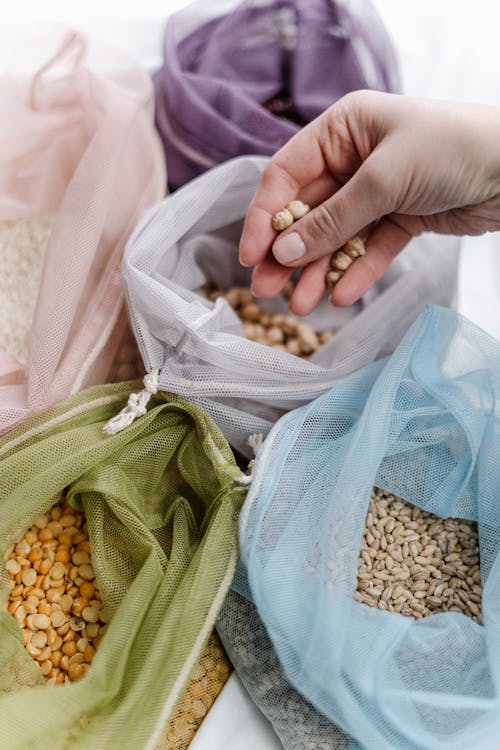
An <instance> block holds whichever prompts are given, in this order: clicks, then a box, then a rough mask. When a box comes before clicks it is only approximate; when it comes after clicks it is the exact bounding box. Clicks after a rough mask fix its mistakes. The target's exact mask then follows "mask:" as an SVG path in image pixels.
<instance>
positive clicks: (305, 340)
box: [206, 287, 333, 358]
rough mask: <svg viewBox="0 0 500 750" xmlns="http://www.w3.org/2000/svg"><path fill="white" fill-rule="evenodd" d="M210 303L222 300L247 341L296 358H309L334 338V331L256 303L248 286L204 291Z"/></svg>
mask: <svg viewBox="0 0 500 750" xmlns="http://www.w3.org/2000/svg"><path fill="white" fill-rule="evenodd" d="M206 293H207V296H208V297H209V299H211V300H216V299H217V298H218V297H225V298H226V299H227V301H228V302H229V304H230V305H231V307H232V308H233V309H234V310H235V312H236V313H237V315H238V316H239V318H240V319H241V321H242V329H243V334H244V336H245V337H246V338H247V339H250V340H251V341H256V342H258V343H259V344H265V345H266V346H271V347H273V348H274V349H279V350H280V351H283V352H288V353H289V354H295V355H296V356H297V357H303V358H306V357H309V356H310V355H311V354H313V353H314V352H316V351H317V350H318V349H319V348H320V347H321V346H323V344H326V342H327V341H329V340H330V339H331V338H332V336H333V331H331V330H323V331H315V330H314V329H313V328H311V326H310V325H308V324H307V323H304V322H303V321H301V320H299V319H298V318H296V317H295V316H294V315H289V314H288V315H284V314H281V313H280V314H278V313H270V312H267V311H266V310H263V309H262V307H260V306H259V305H257V304H256V302H255V298H254V297H253V296H252V293H251V291H250V289H249V288H248V287H231V288H230V289H227V290H225V291H224V290H222V289H214V288H210V289H206Z"/></svg>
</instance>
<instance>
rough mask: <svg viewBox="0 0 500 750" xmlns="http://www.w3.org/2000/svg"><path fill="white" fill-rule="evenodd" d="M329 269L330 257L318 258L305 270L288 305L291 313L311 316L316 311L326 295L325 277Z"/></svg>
mask: <svg viewBox="0 0 500 750" xmlns="http://www.w3.org/2000/svg"><path fill="white" fill-rule="evenodd" d="M329 268H330V258H329V256H325V257H323V258H318V260H316V261H313V263H310V264H309V265H308V266H306V268H304V270H303V271H302V273H301V275H300V279H299V280H298V282H297V285H296V287H295V290H294V292H293V294H292V297H291V299H290V304H289V305H288V307H289V309H290V312H292V313H293V314H294V315H309V313H311V312H312V311H313V310H314V308H315V307H316V305H317V304H318V303H319V302H320V300H321V298H322V297H323V296H324V294H325V276H326V273H327V271H328V269H329ZM289 270H291V269H289Z"/></svg>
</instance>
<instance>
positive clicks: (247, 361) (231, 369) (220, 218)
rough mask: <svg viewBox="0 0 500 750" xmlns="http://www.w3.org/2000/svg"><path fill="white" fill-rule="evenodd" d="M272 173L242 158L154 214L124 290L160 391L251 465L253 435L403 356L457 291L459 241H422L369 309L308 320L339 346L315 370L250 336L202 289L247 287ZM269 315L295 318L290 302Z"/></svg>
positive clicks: (322, 355) (319, 358) (362, 305)
mask: <svg viewBox="0 0 500 750" xmlns="http://www.w3.org/2000/svg"><path fill="white" fill-rule="evenodd" d="M265 164H266V160H265V159H263V158H259V157H240V158H238V159H233V160H232V161H230V162H227V163H226V164H222V165H220V166H218V167H216V168H215V169H213V170H211V171H210V172H208V173H207V174H205V175H201V176H200V177H198V178H197V179H196V180H194V181H193V182H191V183H190V184H188V185H185V186H184V187H183V188H181V189H180V190H178V191H176V192H175V193H174V194H173V195H171V196H169V197H167V198H166V199H165V200H164V201H163V202H162V203H159V204H158V205H157V206H156V207H154V208H153V209H151V210H150V211H149V212H148V213H147V215H146V216H145V217H144V219H143V221H141V222H140V223H139V225H138V226H137V227H136V230H135V232H134V234H133V236H132V237H131V239H130V241H129V243H128V245H127V249H126V254H125V259H124V283H125V287H126V296H127V302H128V308H129V313H130V318H131V322H132V327H133V329H134V332H135V334H136V338H137V342H138V345H139V348H140V350H141V353H142V357H143V361H144V365H145V368H146V370H147V371H148V372H154V373H155V374H156V373H157V372H158V382H159V386H160V388H161V389H162V390H167V391H172V392H174V393H178V394H180V395H182V396H184V397H186V398H189V399H190V400H191V401H193V402H195V403H197V404H199V405H200V406H202V407H203V408H205V409H206V410H207V411H209V412H210V414H211V415H212V416H213V418H214V419H215V421H216V423H217V424H218V425H219V427H220V428H221V430H222V432H223V433H224V435H225V436H226V438H227V439H228V441H229V442H230V444H231V445H232V446H233V447H234V448H236V449H237V450H238V451H239V452H241V453H242V454H243V455H245V456H247V457H249V456H251V451H250V448H249V446H248V444H247V439H248V436H249V435H251V434H253V433H257V434H258V433H262V434H264V435H265V434H266V433H267V432H268V430H269V429H270V427H271V425H272V423H273V422H274V421H276V419H277V418H278V417H279V416H281V415H282V414H283V413H284V412H285V411H287V410H289V409H292V408H295V407H297V406H299V405H301V404H303V403H306V402H308V401H310V400H311V399H313V398H315V397H316V396H318V395H319V394H320V393H324V392H325V391H326V390H328V389H329V388H330V387H331V386H332V385H334V383H336V381H337V380H338V379H339V378H340V377H342V376H343V375H346V374H348V373H350V372H353V371H354V370H356V369H358V368H359V367H361V366H363V365H365V364H367V363H369V362H371V361H373V360H374V359H376V358H378V357H380V356H382V355H385V354H387V353H389V352H391V351H393V349H394V347H395V346H396V345H397V343H398V342H399V341H400V339H401V337H402V336H403V334H404V333H405V332H406V330H407V329H408V327H409V326H410V324H411V323H412V322H413V321H414V320H415V318H416V317H417V316H418V314H419V313H420V312H421V310H422V309H423V307H424V305H425V303H426V302H429V301H431V302H439V303H442V304H449V303H451V302H452V300H453V298H454V294H455V289H456V270H457V260H458V246H459V241H458V240H457V239H456V238H449V237H448V238H444V237H441V236H437V235H427V236H424V237H420V238H418V239H416V240H414V241H412V243H411V244H410V245H409V246H408V247H407V248H406V249H405V250H404V251H403V252H402V253H401V254H400V255H399V256H398V257H397V258H396V259H395V260H394V262H393V263H392V264H391V267H390V269H389V271H388V272H387V273H386V274H385V275H384V277H383V278H382V279H381V280H380V281H379V282H378V283H377V284H376V285H375V286H374V287H373V289H372V290H370V291H369V292H368V293H367V294H366V295H365V296H364V297H363V299H362V300H361V301H360V302H359V303H356V304H355V305H352V306H351V307H350V308H333V307H332V306H331V305H329V304H328V303H327V301H326V299H325V300H324V301H323V302H322V303H321V304H320V305H319V306H318V307H317V308H316V310H315V311H314V312H313V313H312V314H311V315H310V316H308V317H306V318H304V320H305V321H307V322H309V323H310V324H311V326H312V327H313V328H314V327H316V328H328V327H331V328H333V329H335V330H336V333H335V335H334V336H333V338H332V339H331V340H330V341H329V342H328V343H326V344H325V345H324V346H322V347H321V348H320V349H319V351H317V352H316V353H315V354H314V355H313V356H312V357H311V358H310V359H309V360H305V359H300V358H299V357H297V356H294V355H291V354H289V353H288V352H284V351H279V350H277V349H273V348H271V347H268V346H264V345H262V344H260V343H256V342H254V341H249V340H247V339H245V338H244V337H243V335H242V327H241V324H240V320H239V318H238V316H237V315H236V313H235V312H234V310H233V309H232V308H231V307H230V305H229V303H228V302H227V300H226V299H222V298H219V299H218V300H217V301H216V302H211V301H210V300H209V299H208V298H207V297H206V295H205V296H204V295H203V293H202V291H201V288H202V287H203V286H204V285H205V284H206V283H207V282H211V283H214V284H216V285H217V286H218V287H222V288H227V287H230V286H231V285H235V284H236V285H249V284H250V276H251V269H248V268H243V267H242V266H241V265H240V264H239V262H238V240H239V236H240V233H241V227H242V223H243V218H244V215H245V212H246V209H247V207H248V204H249V202H250V200H251V198H252V196H253V193H254V191H255V187H256V184H257V181H258V179H259V177H260V174H261V172H262V170H263V168H264V166H265ZM267 308H268V309H272V310H274V311H277V312H288V303H287V301H286V299H285V298H284V297H282V296H280V297H279V298H277V299H276V300H272V301H269V302H268V303H267Z"/></svg>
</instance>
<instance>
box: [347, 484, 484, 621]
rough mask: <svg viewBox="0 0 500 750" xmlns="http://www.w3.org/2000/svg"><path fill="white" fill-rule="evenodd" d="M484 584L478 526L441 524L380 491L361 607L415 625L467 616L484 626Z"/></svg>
mask: <svg viewBox="0 0 500 750" xmlns="http://www.w3.org/2000/svg"><path fill="white" fill-rule="evenodd" d="M379 584H380V585H379ZM480 584H481V573H480V565H479V541H478V533H477V525H476V524H475V523H472V522H471V521H459V520H457V519H453V518H447V519H441V518H438V517H436V516H433V515H432V514H431V513H427V512H426V511H423V510H420V508H418V507H416V506H413V505H411V504H410V503H407V502H405V501H404V500H402V499H401V498H399V497H396V496H395V495H391V494H390V493H388V492H384V491H382V490H379V489H376V488H375V489H374V491H373V493H372V496H371V500H370V506H369V510H368V514H367V518H366V525H365V531H364V537H363V543H362V547H361V551H360V556H359V562H358V580H357V591H356V593H355V596H354V598H355V599H356V601H358V602H361V603H362V604H367V605H369V606H371V607H378V608H379V609H385V610H388V611H389V612H398V613H400V614H403V615H406V616H410V617H413V618H415V619H420V618H422V617H426V616H428V615H431V614H437V613H438V612H462V613H463V614H465V615H467V616H468V617H471V618H472V619H473V620H476V621H477V622H479V623H480V622H481V610H480V603H481V596H482V587H481V585H480Z"/></svg>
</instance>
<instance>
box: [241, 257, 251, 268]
mask: <svg viewBox="0 0 500 750" xmlns="http://www.w3.org/2000/svg"><path fill="white" fill-rule="evenodd" d="M238 260H239V262H240V266H244V268H250V265H249V263H243V261H242V260H241V258H238Z"/></svg>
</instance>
